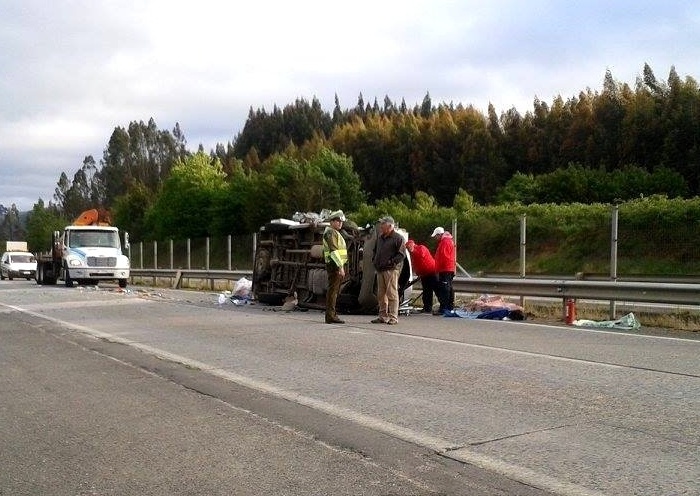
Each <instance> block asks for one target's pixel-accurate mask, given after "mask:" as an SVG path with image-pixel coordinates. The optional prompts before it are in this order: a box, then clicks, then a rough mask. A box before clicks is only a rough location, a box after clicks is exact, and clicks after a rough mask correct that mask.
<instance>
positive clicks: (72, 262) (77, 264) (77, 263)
mask: <svg viewBox="0 0 700 496" xmlns="http://www.w3.org/2000/svg"><path fill="white" fill-rule="evenodd" d="M68 265H70V266H71V267H80V266H81V265H82V263H80V260H79V259H77V258H71V259H70V260H68Z"/></svg>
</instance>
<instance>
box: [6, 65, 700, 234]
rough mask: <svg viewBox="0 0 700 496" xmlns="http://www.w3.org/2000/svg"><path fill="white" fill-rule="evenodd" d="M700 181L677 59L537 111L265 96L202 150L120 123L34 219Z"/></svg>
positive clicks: (695, 135) (173, 219)
mask: <svg viewBox="0 0 700 496" xmlns="http://www.w3.org/2000/svg"><path fill="white" fill-rule="evenodd" d="M699 193H700V91H699V89H698V85H697V82H696V81H695V80H694V79H693V78H692V77H689V76H688V77H685V78H684V79H681V78H680V77H679V76H678V74H677V73H676V70H675V68H673V67H671V69H670V72H669V75H668V77H667V79H666V80H660V79H657V78H656V76H655V75H654V73H653V71H652V69H651V68H650V67H649V66H648V65H645V66H644V68H643V71H642V75H641V76H640V77H639V78H638V80H637V81H636V82H635V84H634V87H631V86H630V85H628V84H626V83H621V82H617V81H615V80H614V78H613V75H612V74H611V73H610V72H609V71H608V72H606V74H605V76H604V79H603V84H602V89H601V90H600V91H593V90H591V89H585V90H582V91H581V92H580V93H579V94H578V95H577V96H574V97H570V98H568V99H567V100H564V99H563V98H562V97H557V98H555V99H554V100H553V101H552V102H551V103H549V104H548V103H546V102H543V101H541V100H539V99H535V100H534V103H533V109H532V110H531V111H528V112H526V113H525V114H524V115H523V114H521V113H519V112H518V111H517V110H516V109H515V108H512V109H510V110H507V111H505V112H502V113H501V114H500V115H497V113H496V111H495V109H494V108H493V106H489V109H488V112H487V114H486V115H484V114H483V113H482V112H481V111H479V110H477V109H475V108H474V107H473V106H471V105H464V104H462V103H457V104H454V103H438V104H435V103H434V102H432V100H431V98H430V95H429V94H426V95H425V98H424V99H423V101H422V102H421V103H420V104H419V105H416V106H414V107H408V106H407V105H406V103H405V102H404V101H403V100H402V101H401V102H400V103H399V104H397V103H395V102H394V101H392V100H391V99H390V98H389V96H386V97H384V99H383V101H382V102H381V104H380V103H379V102H378V101H377V99H376V98H375V99H374V100H373V101H372V102H366V101H365V100H364V98H363V96H362V95H360V96H359V97H358V100H357V103H356V105H355V106H354V107H351V108H346V109H343V108H341V106H340V102H339V101H338V99H337V97H336V101H335V107H334V108H333V109H332V111H330V112H329V111H327V110H324V109H323V108H322V107H321V104H320V103H319V101H318V100H317V99H316V98H312V100H311V101H310V102H309V101H307V100H306V99H303V98H299V99H297V100H296V101H295V102H294V103H291V104H288V105H286V106H284V107H282V108H280V107H278V106H274V107H273V108H272V109H271V110H266V109H264V108H259V109H253V108H252V107H251V109H250V112H249V115H248V118H247V120H246V122H245V125H244V126H243V128H242V130H241V131H240V132H239V133H238V134H237V135H235V136H234V137H233V138H232V140H231V141H229V142H228V143H221V144H217V145H216V147H215V149H213V150H209V151H205V150H203V149H202V146H201V145H200V146H199V149H198V150H196V151H192V150H188V148H187V140H186V138H185V134H184V132H183V131H182V129H181V128H180V125H179V124H176V125H175V126H174V128H173V129H172V130H171V131H170V130H161V129H159V128H158V127H157V125H156V123H155V122H154V120H153V119H151V120H150V121H149V122H148V123H144V122H142V121H138V122H136V121H134V122H131V123H130V124H129V125H128V126H127V127H116V128H115V129H114V131H113V133H112V135H111V136H110V137H109V139H108V141H107V144H106V146H105V148H104V152H103V156H102V157H101V159H100V160H99V161H97V160H95V158H94V157H92V156H87V157H85V160H84V161H83V163H82V164H80V165H79V167H78V168H77V171H76V172H75V173H74V174H73V175H72V178H71V176H69V174H67V173H66V172H64V173H62V174H61V176H60V177H59V179H58V182H57V186H56V189H55V194H54V197H53V198H52V199H51V200H50V201H49V202H48V204H47V203H45V202H44V200H42V199H40V200H39V201H38V202H37V203H36V204H35V205H34V208H33V210H32V212H30V216H29V220H28V223H27V231H26V233H27V237H28V239H29V240H30V241H32V240H33V239H34V237H36V239H35V240H34V241H35V242H36V243H40V241H39V240H40V239H41V237H42V236H44V233H46V232H47V231H50V230H51V229H54V228H55V227H56V226H60V225H61V224H63V223H65V221H66V220H67V219H72V218H74V217H75V216H76V215H77V214H78V213H79V212H81V211H82V210H84V209H86V208H91V207H94V206H103V207H106V208H109V209H111V210H112V212H113V216H114V218H115V220H116V223H117V224H118V225H119V226H120V227H122V228H125V229H127V230H129V231H130V232H131V233H132V239H135V240H141V239H164V238H176V239H180V238H184V237H198V236H205V235H220V234H224V233H227V234H228V233H230V234H238V233H250V232H253V231H255V230H256V229H257V227H258V226H259V225H260V224H261V223H263V222H264V221H266V220H267V219H270V218H275V217H280V216H284V217H289V216H290V215H291V214H292V213H293V212H295V211H319V210H320V209H321V208H343V209H344V210H346V211H349V212H357V211H360V210H361V209H362V208H363V206H364V205H372V204H376V203H377V202H379V201H381V200H383V199H386V198H389V197H396V198H407V199H409V200H408V201H409V202H410V201H412V200H411V199H415V198H417V197H421V198H423V197H427V198H428V199H429V200H428V201H429V202H433V203H434V204H435V205H437V206H445V207H451V206H453V205H455V203H456V202H457V201H458V199H459V198H464V197H465V195H466V197H468V198H470V200H469V201H470V202H471V201H473V202H474V204H478V205H502V204H505V203H513V204H522V205H528V204H537V203H574V202H580V203H592V202H603V203H617V202H622V201H626V200H630V199H634V198H639V197H643V196H649V195H663V196H666V197H669V198H692V197H696V196H698V194H699ZM467 203H469V202H467ZM10 217H12V216H8V215H5V216H4V219H5V220H4V222H3V224H2V225H1V226H0V230H1V232H0V238H3V239H8V237H7V235H8V233H7V232H6V231H7V229H8V225H10V224H12V219H14V217H12V219H11V220H10V221H8V220H7V219H8V218H10ZM8 222H9V224H8Z"/></svg>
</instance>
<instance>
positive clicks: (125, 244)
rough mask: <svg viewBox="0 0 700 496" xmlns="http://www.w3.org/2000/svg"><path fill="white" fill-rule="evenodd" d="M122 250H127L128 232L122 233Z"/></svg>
mask: <svg viewBox="0 0 700 496" xmlns="http://www.w3.org/2000/svg"><path fill="white" fill-rule="evenodd" d="M124 249H125V250H128V249H129V233H128V232H125V233H124Z"/></svg>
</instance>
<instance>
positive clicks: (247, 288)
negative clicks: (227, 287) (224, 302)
mask: <svg viewBox="0 0 700 496" xmlns="http://www.w3.org/2000/svg"><path fill="white" fill-rule="evenodd" d="M252 289H253V281H251V280H249V279H246V278H245V277H241V278H240V279H239V280H237V281H236V284H234V286H233V295H234V296H238V297H239V298H247V297H248V296H250V292H251V291H252Z"/></svg>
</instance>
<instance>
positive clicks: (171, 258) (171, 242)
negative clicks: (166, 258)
mask: <svg viewBox="0 0 700 496" xmlns="http://www.w3.org/2000/svg"><path fill="white" fill-rule="evenodd" d="M170 270H173V240H172V238H171V239H170Z"/></svg>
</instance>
